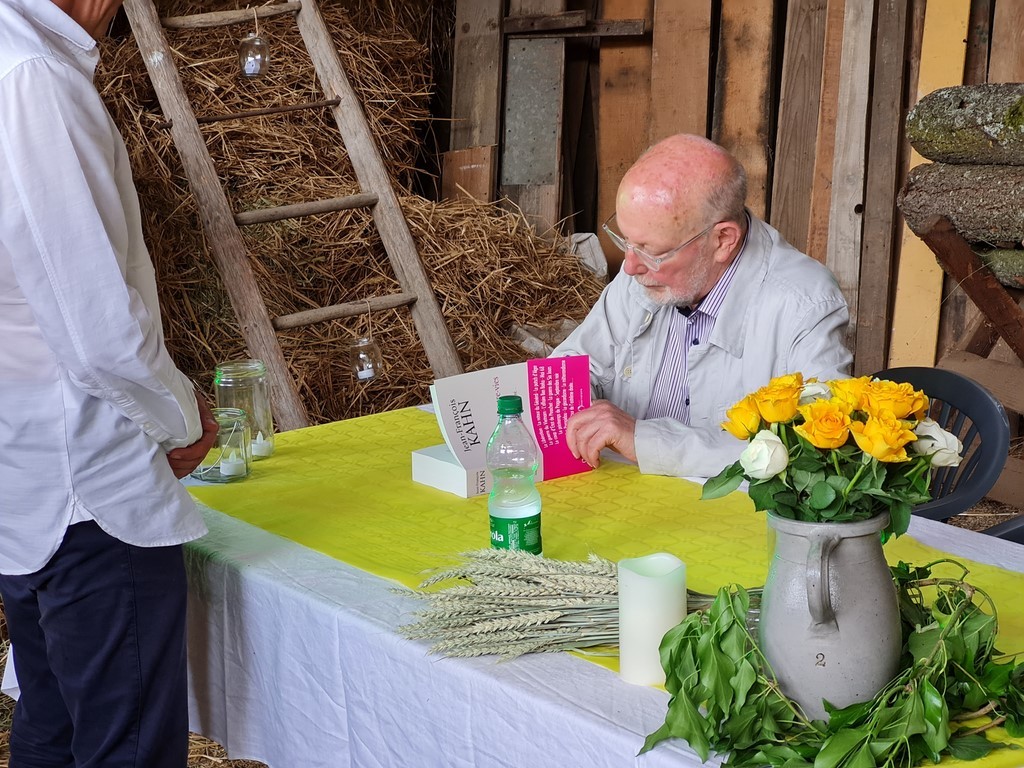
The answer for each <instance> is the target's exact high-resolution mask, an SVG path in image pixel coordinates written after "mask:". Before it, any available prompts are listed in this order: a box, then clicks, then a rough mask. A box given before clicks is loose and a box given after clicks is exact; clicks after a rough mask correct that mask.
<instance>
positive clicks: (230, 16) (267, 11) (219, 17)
mask: <svg viewBox="0 0 1024 768" xmlns="http://www.w3.org/2000/svg"><path fill="white" fill-rule="evenodd" d="M301 8H302V3H300V2H293V3H280V4H278V5H263V6H260V7H259V8H248V9H246V10H242V11H214V12H213V13H195V14H192V15H191V16H167V17H166V18H163V19H160V23H161V24H163V25H164V26H165V27H167V28H168V29H205V28H207V27H226V26H228V25H229V24H243V23H244V22H247V21H252V20H253V19H254V18H255V17H259V18H261V19H266V18H268V17H270V16H280V15H281V14H282V13H298V12H299V10H300V9H301Z"/></svg>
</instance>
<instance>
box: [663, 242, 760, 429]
mask: <svg viewBox="0 0 1024 768" xmlns="http://www.w3.org/2000/svg"><path fill="white" fill-rule="evenodd" d="M742 256H743V252H742V251H740V253H739V255H738V256H737V257H736V258H735V259H733V261H732V264H730V265H729V268H728V269H727V270H725V274H723V275H722V277H721V278H719V280H718V282H717V283H715V287H714V288H712V289H711V293H709V294H708V295H707V296H705V297H704V299H703V300H702V301H701V302H700V303H699V304H698V305H697V308H696V309H694V310H693V311H692V312H690V313H688V314H684V313H683V312H682V311H681V310H680V311H676V312H673V313H672V320H671V323H672V325H671V327H670V328H669V332H668V339H666V341H665V352H664V353H663V354H662V356H661V369H660V370H659V371H658V377H657V378H656V379H655V381H654V391H653V392H652V393H651V402H650V403H649V404H648V406H647V416H646V418H648V419H660V418H662V417H668V418H671V419H675V420H676V421H680V422H682V423H683V424H689V423H690V386H689V363H688V358H689V352H690V349H691V348H692V347H695V346H698V345H702V344H707V343H708V339H709V338H710V336H711V329H712V328H714V327H715V319H716V318H717V317H718V311H719V310H720V309H721V308H722V302H724V301H725V295H726V294H727V293H728V292H729V286H730V285H731V284H732V278H733V275H735V274H736V265H737V264H738V263H739V261H740V258H741V257H742Z"/></svg>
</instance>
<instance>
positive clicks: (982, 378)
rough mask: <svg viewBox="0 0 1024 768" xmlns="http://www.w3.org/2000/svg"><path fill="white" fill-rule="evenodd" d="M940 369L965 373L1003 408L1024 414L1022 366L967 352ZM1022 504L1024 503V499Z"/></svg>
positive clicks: (950, 356)
mask: <svg viewBox="0 0 1024 768" xmlns="http://www.w3.org/2000/svg"><path fill="white" fill-rule="evenodd" d="M939 367H940V368H947V369H949V370H951V371H956V372H957V373H962V374H963V375H964V376H968V377H970V378H972V379H974V380H975V381H976V382H978V383H979V384H981V385H982V386H983V387H985V389H987V390H988V391H989V392H991V393H992V395H993V397H995V398H996V400H998V401H999V402H1000V403H1002V404H1003V408H1005V409H1006V410H1008V411H1013V412H1014V413H1024V387H1021V386H1020V379H1021V376H1022V375H1024V371H1022V370H1021V367H1020V365H1014V364H1013V363H1003V362H1000V361H999V360H990V359H988V358H986V357H980V356H979V355H972V354H969V353H967V352H950V353H949V354H948V355H946V356H945V357H943V358H942V360H941V361H939ZM1021 502H1022V503H1024V497H1022V499H1021Z"/></svg>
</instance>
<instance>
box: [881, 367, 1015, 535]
mask: <svg viewBox="0 0 1024 768" xmlns="http://www.w3.org/2000/svg"><path fill="white" fill-rule="evenodd" d="M874 378H878V379H890V380H892V381H897V382H906V383H908V384H911V385H913V387H914V389H920V390H923V391H924V393H925V394H926V395H928V397H929V399H930V401H931V402H930V405H929V409H928V415H929V416H930V417H931V418H933V419H934V420H935V421H937V422H938V423H939V426H941V427H942V428H943V429H945V430H947V431H948V432H952V433H953V434H955V435H956V436H957V437H959V438H960V440H961V442H962V443H963V444H964V452H963V457H964V458H963V460H962V461H961V462H960V466H958V467H936V468H935V469H933V470H932V485H931V487H932V497H933V498H932V500H931V501H929V502H927V503H925V504H920V505H918V506H916V507H914V510H913V512H914V514H915V515H921V516H923V517H928V518H931V519H932V520H947V519H948V518H950V517H953V515H958V514H960V513H961V512H964V511H966V510H968V509H970V508H971V507H973V506H974V505H975V504H977V503H978V502H979V501H981V499H983V498H984V497H985V494H987V493H988V492H989V490H990V489H991V488H992V486H993V485H995V483H996V480H998V479H999V474H1000V473H1001V472H1002V471H1003V466H1004V465H1005V464H1006V459H1007V456H1008V455H1009V451H1010V423H1009V421H1008V420H1007V418H1006V411H1005V410H1004V409H1003V406H1002V404H1001V403H1000V402H999V401H998V400H996V398H995V397H993V396H992V393H990V392H989V391H988V390H987V389H985V388H984V387H983V386H981V385H980V384H979V383H978V382H976V381H974V379H971V378H968V377H967V376H964V375H963V374H960V373H956V372H955V371H947V370H945V369H942V368H923V367H906V368H890V369H888V370H885V371H879V372H878V373H876V374H875V375H874Z"/></svg>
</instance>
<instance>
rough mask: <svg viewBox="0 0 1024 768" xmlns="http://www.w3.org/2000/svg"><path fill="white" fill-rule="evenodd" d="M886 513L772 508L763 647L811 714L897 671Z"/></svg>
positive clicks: (854, 698) (859, 694) (856, 696)
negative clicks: (791, 514)
mask: <svg viewBox="0 0 1024 768" xmlns="http://www.w3.org/2000/svg"><path fill="white" fill-rule="evenodd" d="M888 520H889V516H888V514H887V513H886V514H883V515H879V516H876V517H873V518H871V519H869V520H861V521H857V522H850V523H806V522H801V521H797V520H788V519H786V518H782V517H777V516H776V515H774V514H771V513H769V515H768V525H769V527H770V528H771V529H772V530H773V531H774V532H775V546H774V552H773V554H772V559H771V564H770V566H769V569H768V578H767V580H766V581H765V586H764V594H763V596H762V601H761V619H760V627H759V633H760V641H761V649H762V651H763V653H764V655H765V658H767V660H768V663H769V664H771V666H772V669H773V670H774V672H775V676H776V678H777V679H778V681H779V685H780V686H781V687H782V690H783V691H784V692H785V693H786V695H787V696H789V697H790V698H791V699H793V700H794V701H796V702H797V703H798V704H799V705H800V706H801V708H802V709H803V710H804V713H805V714H806V715H807V716H808V717H810V718H812V719H824V718H825V707H824V705H823V704H822V699H826V700H828V701H829V703H831V704H833V705H834V706H836V707H845V706H848V705H850V704H853V703H856V702H861V701H867V700H868V699H870V698H871V697H872V696H874V695H875V694H876V693H877V692H878V691H879V690H881V689H882V687H883V686H885V684H886V683H888V682H889V681H890V680H891V679H892V678H893V677H894V676H895V675H896V672H897V671H898V668H899V660H900V652H901V649H902V638H901V630H900V612H899V605H898V603H897V598H896V588H895V586H894V584H893V580H892V576H891V575H890V573H889V568H888V566H887V565H886V562H885V557H884V556H883V554H882V542H881V538H880V537H879V532H880V531H881V530H882V529H883V528H884V527H885V526H886V525H887V524H888Z"/></svg>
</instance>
